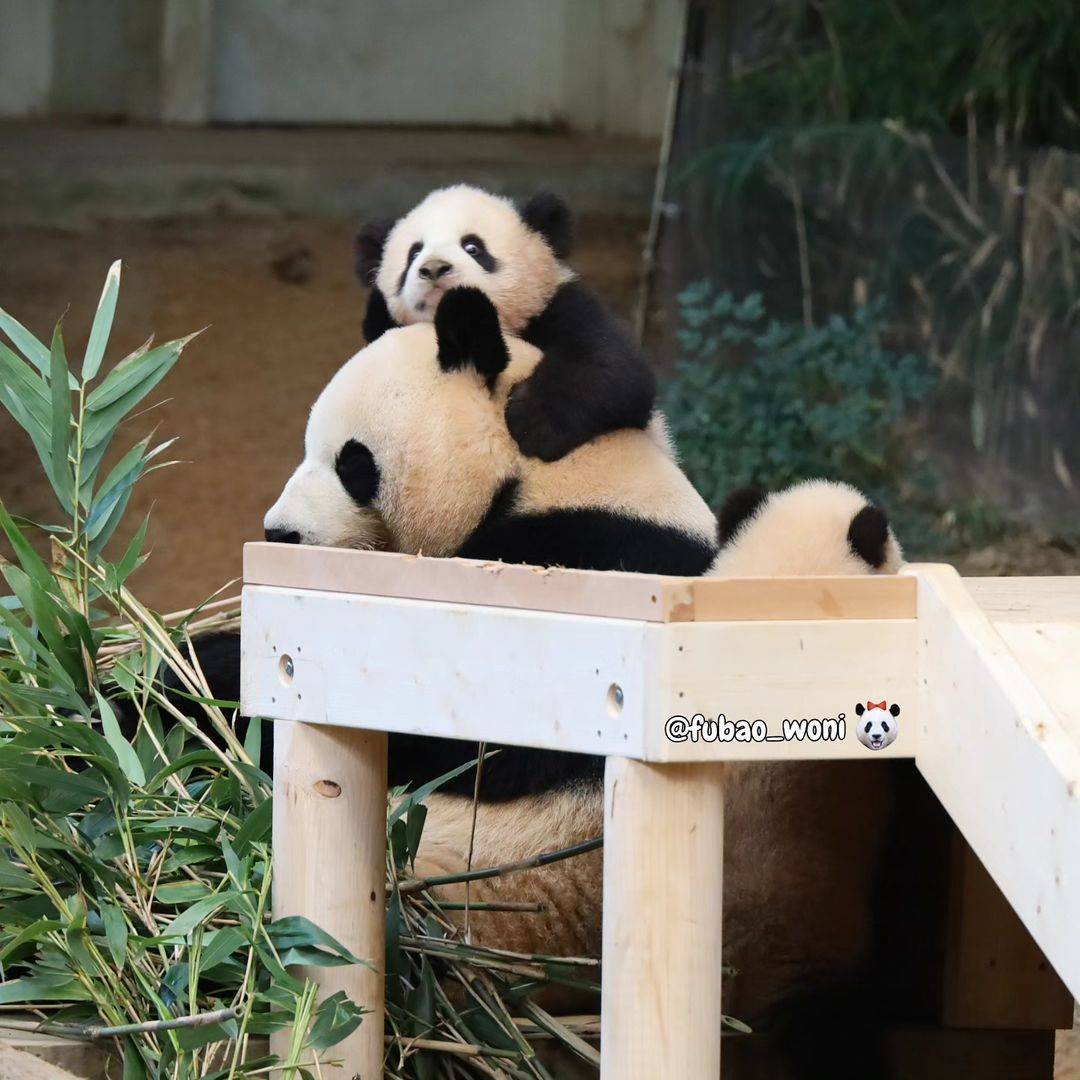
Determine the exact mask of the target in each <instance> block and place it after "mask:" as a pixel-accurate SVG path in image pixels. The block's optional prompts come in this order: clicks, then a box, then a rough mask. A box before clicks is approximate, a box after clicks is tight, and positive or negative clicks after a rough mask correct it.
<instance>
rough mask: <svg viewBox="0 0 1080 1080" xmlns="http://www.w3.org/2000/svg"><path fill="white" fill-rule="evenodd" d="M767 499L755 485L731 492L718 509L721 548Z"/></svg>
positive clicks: (764, 492)
mask: <svg viewBox="0 0 1080 1080" xmlns="http://www.w3.org/2000/svg"><path fill="white" fill-rule="evenodd" d="M768 497H769V493H768V492H767V491H766V490H765V489H764V488H761V487H758V486H757V485H756V484H752V485H750V486H749V487H741V488H738V489H737V490H736V491H733V492H732V493H731V494H730V495H728V497H727V498H726V499H725V500H724V505H723V506H722V507H721V508H720V546H721V547H723V545H724V544H726V543H727V542H728V541H729V540H730V539H731V538H732V537H733V536H734V535H735V534H736V533H737V532H738V531H739V526H740V525H742V523H743V522H744V521H746V519H747V518H748V517H750V516H751V515H752V514H754V513H756V512H757V508H758V507H759V506H760V505H761V504H762V503H763V502H764V501H765V500H766V499H767V498H768Z"/></svg>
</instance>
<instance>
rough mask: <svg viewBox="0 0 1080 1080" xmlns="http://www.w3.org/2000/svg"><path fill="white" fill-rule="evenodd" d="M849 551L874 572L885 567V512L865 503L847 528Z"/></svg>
mask: <svg viewBox="0 0 1080 1080" xmlns="http://www.w3.org/2000/svg"><path fill="white" fill-rule="evenodd" d="M847 539H848V544H849V545H850V546H851V550H852V551H854V552H855V554H856V555H858V556H859V558H860V559H862V561H863V562H864V563H866V564H867V565H868V566H872V567H873V568H874V569H875V570H879V569H881V567H882V566H884V565H885V545H886V544H887V543H888V541H889V519H888V517H887V516H886V515H885V511H884V510H881V509H879V508H878V507H876V506H875V505H874V504H873V503H867V504H866V506H864V507H863V508H862V509H861V510H860V511H859V512H858V513H857V514H856V515H855V516H854V517H853V518H852V519H851V524H850V525H849V526H848V534H847Z"/></svg>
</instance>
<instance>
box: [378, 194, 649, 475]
mask: <svg viewBox="0 0 1080 1080" xmlns="http://www.w3.org/2000/svg"><path fill="white" fill-rule="evenodd" d="M570 243H571V223H570V213H569V210H568V209H567V207H566V205H565V203H563V202H562V200H560V199H558V198H557V197H556V196H554V195H549V194H543V195H537V196H535V197H534V198H532V199H530V200H529V201H528V202H527V203H526V204H525V205H524V206H523V207H522V208H521V209H520V210H519V209H518V208H517V207H516V206H515V205H514V203H512V202H511V201H510V200H509V199H505V198H502V197H500V196H498V195H493V194H491V193H489V192H487V191H482V190H481V189H479V188H475V187H470V186H468V185H465V184H458V185H456V186H454V187H447V188H441V189H439V190H437V191H433V192H432V193H431V194H430V195H428V196H427V198H425V199H424V200H423V201H422V202H421V203H419V204H418V205H417V206H416V207H414V208H413V209H412V210H411V211H409V213H407V214H406V215H405V216H404V217H403V218H401V219H400V220H399V221H397V222H385V221H384V222H377V223H373V224H370V225H368V226H366V227H365V228H364V229H363V230H362V231H361V232H360V235H359V237H358V238H357V272H358V273H359V275H360V278H361V280H362V281H363V282H364V284H366V285H370V286H372V292H371V296H370V298H369V302H368V308H367V312H366V315H365V318H364V334H365V337H366V338H367V340H368V342H371V341H374V340H375V339H376V338H377V337H378V336H379V335H380V334H382V333H383V332H384V331H385V330H387V329H389V328H390V327H392V326H395V325H399V326H406V325H409V324H413V323H418V322H430V321H431V320H432V319H433V318H434V315H435V312H436V310H437V309H438V306H439V303H440V301H441V299H442V298H443V297H444V296H445V295H446V292H447V290H449V289H452V288H455V287H458V286H461V285H467V286H473V287H475V288H479V289H481V290H483V292H484V293H485V294H486V295H487V296H488V297H489V298H490V299H491V301H492V302H493V303H494V304H495V307H496V309H497V310H498V312H499V318H500V320H501V322H502V325H503V328H504V330H506V331H507V333H510V334H515V335H518V336H519V337H521V338H523V339H524V340H525V341H528V342H530V343H531V344H533V345H535V346H536V347H537V348H539V349H540V350H541V351H542V352H543V360H542V361H541V362H540V363H539V364H537V365H536V369H535V371H534V372H533V373H532V375H530V377H529V378H527V379H523V380H520V381H518V382H517V383H516V385H515V386H514V389H513V392H512V393H511V394H510V396H509V399H508V401H507V402H506V423H507V426H508V428H509V430H510V433H511V434H512V435H513V437H514V439H515V440H516V441H517V443H518V446H519V447H520V448H521V451H522V452H523V453H524V454H527V455H529V456H533V457H538V458H540V459H541V460H543V461H555V460H557V459H558V458H560V457H562V456H563V455H565V454H567V453H569V452H570V451H571V450H573V449H575V448H576V447H578V446H581V445H582V444H584V443H587V442H589V441H590V440H591V439H593V438H594V437H595V436H597V435H602V434H605V433H606V432H609V431H615V430H618V429H619V428H644V427H645V426H646V425H647V424H648V423H649V418H650V414H651V412H652V408H653V403H654V400H655V397H656V380H655V378H654V376H653V374H652V371H651V370H650V368H649V366H648V364H647V362H646V360H645V358H644V356H643V355H642V353H641V352H640V350H638V349H637V348H636V347H635V346H634V344H633V343H632V342H631V340H630V338H629V336H628V335H627V334H626V332H625V331H624V329H623V328H622V327H621V326H620V324H619V323H618V322H617V321H616V320H615V319H614V318H613V317H612V315H611V314H610V313H609V312H608V311H607V310H606V309H605V308H604V306H603V305H602V304H601V303H600V302H599V301H598V300H597V298H596V297H595V296H594V295H593V294H592V293H591V292H589V290H588V289H586V288H585V287H584V286H583V285H582V284H581V282H579V281H578V280H577V279H576V277H575V275H574V273H573V271H571V270H570V269H569V268H568V267H567V266H566V265H565V263H564V262H563V260H564V259H565V258H566V256H567V255H568V254H569V250H570Z"/></svg>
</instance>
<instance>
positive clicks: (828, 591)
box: [666, 576, 916, 622]
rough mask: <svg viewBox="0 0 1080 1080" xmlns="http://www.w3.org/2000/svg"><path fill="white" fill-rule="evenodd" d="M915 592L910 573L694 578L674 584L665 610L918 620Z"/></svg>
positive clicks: (682, 616)
mask: <svg viewBox="0 0 1080 1080" xmlns="http://www.w3.org/2000/svg"><path fill="white" fill-rule="evenodd" d="M680 588H681V589H683V590H684V591H685V593H686V598H685V600H684V601H683V602H682V603H680V602H679V597H678V595H677V592H678V590H679V589H680ZM915 594H916V590H915V587H914V583H913V582H912V581H911V580H910V579H909V578H902V577H892V576H889V577H824V578H822V577H790V578H705V579H694V578H691V579H689V581H688V582H686V583H685V584H684V585H682V586H681V587H680V586H674V585H673V586H671V588H670V593H669V597H670V599H669V606H668V610H667V612H666V614H667V618H668V621H670V622H709V621H712V620H723V621H725V622H733V621H751V622H758V621H768V620H773V621H775V620H786V619H804V620H809V619H814V620H825V619H863V620H870V619H914V618H915Z"/></svg>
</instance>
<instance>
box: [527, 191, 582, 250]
mask: <svg viewBox="0 0 1080 1080" xmlns="http://www.w3.org/2000/svg"><path fill="white" fill-rule="evenodd" d="M521 220H522V221H524V222H525V224H526V225H528V226H529V228H530V229H532V231H533V232H537V233H539V234H540V235H541V236H542V237H543V238H544V239H545V240H546V241H547V242H548V246H549V247H550V248H551V250H552V251H553V252H555V258H556V259H565V258H566V257H567V256H568V255H569V254H570V248H571V247H572V246H573V243H574V225H573V221H572V220H571V217H570V207H569V206H567V205H566V203H564V202H563V201H562V199H560V198H559V196H558V195H552V194H551V192H549V191H544V192H541V193H540V194H539V195H534V196H533V197H532V198H531V199H530V200H529V201H528V202H527V203H526V204H525V205H524V206H523V207H522V209H521Z"/></svg>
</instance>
